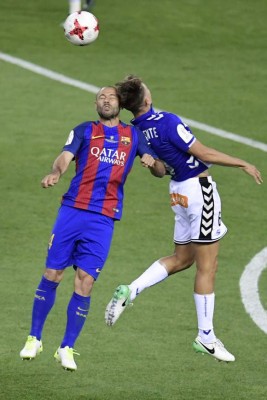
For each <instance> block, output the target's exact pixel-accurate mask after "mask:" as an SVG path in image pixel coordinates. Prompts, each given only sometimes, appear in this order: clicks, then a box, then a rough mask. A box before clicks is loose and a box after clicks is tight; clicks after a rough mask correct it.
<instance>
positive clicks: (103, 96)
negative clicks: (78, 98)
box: [96, 87, 120, 120]
mask: <svg viewBox="0 0 267 400" xmlns="http://www.w3.org/2000/svg"><path fill="white" fill-rule="evenodd" d="M96 111H97V113H98V115H99V116H100V117H101V118H103V119H106V120H110V119H113V118H116V117H118V115H119V113H120V107H119V99H118V96H117V93H116V90H115V89H114V88H112V87H104V88H102V89H101V90H100V91H99V92H98V94H97V96H96Z"/></svg>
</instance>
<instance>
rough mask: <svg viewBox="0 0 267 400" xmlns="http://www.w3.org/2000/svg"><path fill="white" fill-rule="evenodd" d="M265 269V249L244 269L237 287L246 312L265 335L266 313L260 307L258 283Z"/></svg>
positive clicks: (266, 252)
mask: <svg viewBox="0 0 267 400" xmlns="http://www.w3.org/2000/svg"><path fill="white" fill-rule="evenodd" d="M266 268H267V247H265V248H264V249H263V250H261V251H260V252H259V253H257V254H256V255H255V256H254V257H253V258H252V260H251V261H250V262H249V264H248V265H247V266H246V267H245V270H244V271H243V274H242V275H241V278H240V281H239V286H240V292H241V299H242V302H243V304H244V306H245V310H246V312H247V313H248V314H249V315H250V317H251V318H252V320H253V321H254V322H255V324H256V325H257V326H258V327H259V328H260V329H261V330H262V331H263V332H265V333H267V311H266V310H265V309H264V308H263V307H262V304H261V301H260V296H259V290H258V282H259V278H260V275H261V273H262V271H263V270H264V269H266Z"/></svg>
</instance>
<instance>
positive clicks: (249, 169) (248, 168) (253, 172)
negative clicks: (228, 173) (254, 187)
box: [241, 164, 263, 185]
mask: <svg viewBox="0 0 267 400" xmlns="http://www.w3.org/2000/svg"><path fill="white" fill-rule="evenodd" d="M241 169H242V170H243V171H244V172H246V173H247V174H248V175H250V176H252V177H253V178H254V179H255V181H256V182H257V183H258V184H259V185H260V184H261V183H263V179H262V177H261V173H260V171H259V170H258V169H257V168H256V167H255V166H254V165H252V164H247V165H245V166H244V167H241Z"/></svg>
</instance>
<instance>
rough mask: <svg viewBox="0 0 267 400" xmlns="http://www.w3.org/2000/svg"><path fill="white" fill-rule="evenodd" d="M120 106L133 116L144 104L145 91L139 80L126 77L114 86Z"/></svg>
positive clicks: (135, 77)
mask: <svg viewBox="0 0 267 400" xmlns="http://www.w3.org/2000/svg"><path fill="white" fill-rule="evenodd" d="M115 87H116V90H117V93H118V97H119V101H120V106H121V108H125V109H126V110H128V111H131V112H132V113H133V114H135V113H137V112H138V111H139V110H140V109H141V107H142V105H143V102H144V94H145V89H144V85H143V82H142V79H141V78H138V76H135V75H128V76H126V77H125V78H124V79H123V80H122V81H120V82H118V83H116V84H115Z"/></svg>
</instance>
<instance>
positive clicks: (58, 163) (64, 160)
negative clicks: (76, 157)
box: [52, 151, 73, 177]
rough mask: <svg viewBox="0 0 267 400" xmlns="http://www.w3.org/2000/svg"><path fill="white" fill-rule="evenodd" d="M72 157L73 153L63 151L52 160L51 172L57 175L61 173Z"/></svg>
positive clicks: (66, 167) (65, 169)
mask: <svg viewBox="0 0 267 400" xmlns="http://www.w3.org/2000/svg"><path fill="white" fill-rule="evenodd" d="M72 158H73V154H72V153H70V152H69V151H63V152H62V153H61V154H60V155H59V156H58V157H57V158H56V159H55V161H54V163H53V166H52V174H57V175H59V177H60V176H61V175H63V174H64V173H65V172H66V171H67V169H68V167H69V164H70V162H71V160H72Z"/></svg>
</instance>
